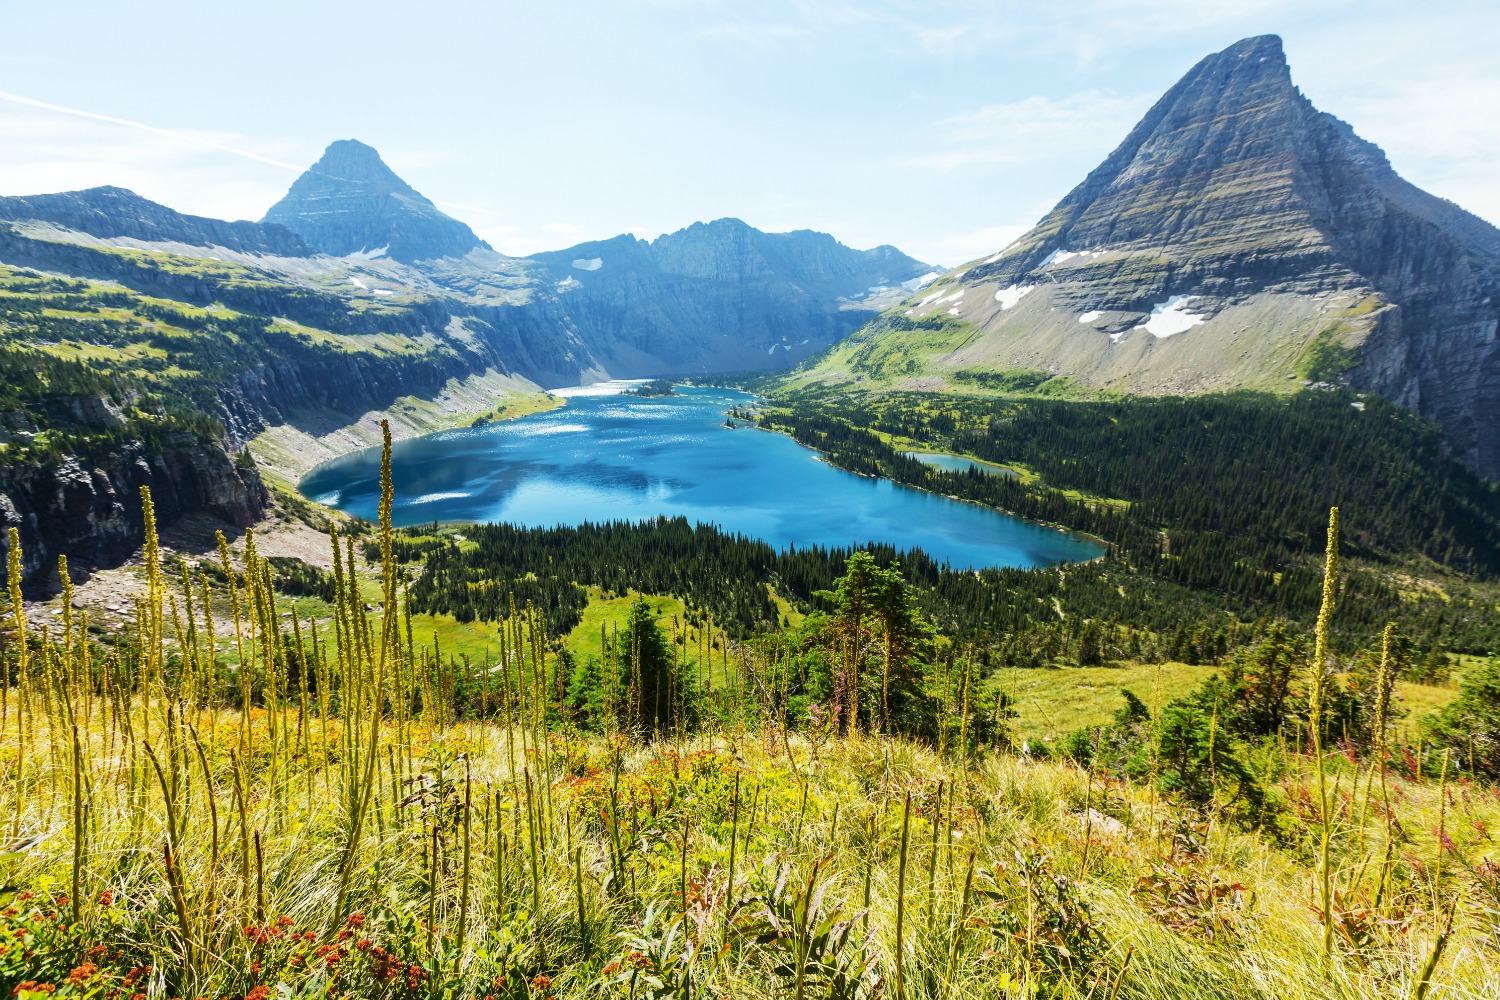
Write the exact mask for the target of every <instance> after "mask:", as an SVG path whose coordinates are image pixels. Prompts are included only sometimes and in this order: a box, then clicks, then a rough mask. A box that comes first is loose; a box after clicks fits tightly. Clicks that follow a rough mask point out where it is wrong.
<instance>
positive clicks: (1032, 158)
mask: <svg viewBox="0 0 1500 1000" xmlns="http://www.w3.org/2000/svg"><path fill="white" fill-rule="evenodd" d="M1149 104H1150V98H1149V97H1148V96H1146V95H1130V96H1122V95H1119V94H1114V93H1109V92H1106V91H1097V90H1090V91H1085V92H1083V93H1078V94H1073V95H1070V96H1068V97H1063V98H1055V99H1054V98H1050V97H1027V98H1024V99H1022V100H1019V101H1010V102H1007V103H1003V104H987V105H984V106H983V107H979V108H976V109H974V110H972V111H965V112H962V113H959V114H955V115H951V116H949V117H947V118H944V119H942V120H941V121H938V122H936V123H934V124H933V125H932V126H931V127H930V128H929V129H927V130H926V134H924V135H923V136H921V137H919V138H920V141H919V142H918V143H917V145H919V146H921V147H923V148H924V149H925V150H926V152H922V153H917V154H913V155H908V156H901V157H897V158H896V163H897V164H898V165H900V166H904V167H916V168H922V169H927V170H935V171H938V172H940V173H949V172H952V171H955V170H959V169H963V168H968V167H994V166H997V165H1004V164H1023V163H1044V162H1047V161H1053V160H1071V159H1073V158H1075V157H1077V156H1079V155H1080V154H1097V156H1099V157H1102V156H1103V155H1104V154H1105V153H1107V152H1108V151H1109V150H1110V149H1112V148H1113V147H1114V146H1115V144H1117V143H1118V142H1119V141H1120V140H1121V139H1122V138H1124V136H1125V133H1126V132H1127V131H1128V130H1129V129H1130V126H1131V124H1132V123H1133V122H1135V121H1136V119H1138V118H1139V117H1140V115H1141V112H1142V111H1144V110H1145V109H1146V108H1147V107H1148V106H1149Z"/></svg>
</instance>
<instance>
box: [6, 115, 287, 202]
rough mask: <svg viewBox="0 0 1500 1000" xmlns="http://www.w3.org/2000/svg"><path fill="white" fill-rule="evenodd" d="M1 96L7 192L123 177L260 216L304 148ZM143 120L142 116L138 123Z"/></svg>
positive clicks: (143, 187) (138, 185) (153, 191)
mask: <svg viewBox="0 0 1500 1000" xmlns="http://www.w3.org/2000/svg"><path fill="white" fill-rule="evenodd" d="M53 107H55V106H49V105H47V104H46V103H45V102H29V101H28V102H24V103H23V102H16V101H7V100H0V149H3V150H4V151H5V155H4V156H0V194H11V195H25V194H41V193H47V192H53V191H73V190H78V189H80V188H88V187H98V186H101V185H116V186H119V187H125V188H129V189H130V190H132V191H135V192H136V193H137V194H140V195H142V196H144V197H146V198H150V199H151V200H153V201H157V202H160V203H162V204H165V205H168V206H170V207H172V208H175V209H177V210H179V211H183V212H190V213H194V214H197V215H208V216H213V217H215V218H229V219H256V218H260V216H261V215H263V214H264V213H265V211H266V209H267V208H269V207H270V206H271V204H272V203H274V202H275V201H276V200H277V199H278V198H280V197H281V195H282V194H284V193H285V191H286V188H287V184H288V183H289V181H290V179H291V176H292V175H293V172H294V171H296V170H298V169H300V168H298V167H296V166H295V164H294V162H293V160H294V158H300V156H299V154H301V153H303V152H304V150H303V149H302V147H301V146H300V144H293V143H285V142H275V143H256V145H258V146H260V148H261V149H262V150H266V151H265V152H260V153H256V154H254V155H250V156H246V155H243V154H244V153H246V152H248V150H247V149H246V148H245V144H246V142H247V140H246V137H245V136H241V135H236V134H233V133H225V132H191V133H189V132H184V131H173V130H166V129H156V128H152V127H146V128H137V127H135V125H134V124H132V125H124V126H122V125H120V124H119V123H117V122H115V121H112V120H111V116H108V115H100V116H95V115H91V114H86V113H85V114H74V113H72V112H73V111H76V110H77V109H67V110H66V111H57V110H53ZM135 124H140V123H135Z"/></svg>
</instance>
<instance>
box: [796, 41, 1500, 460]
mask: <svg viewBox="0 0 1500 1000" xmlns="http://www.w3.org/2000/svg"><path fill="white" fill-rule="evenodd" d="M1497 322H1500V230H1497V229H1496V228H1495V227H1494V226H1491V225H1490V224H1489V223H1486V222H1484V221H1483V220H1481V219H1479V218H1477V217H1475V216H1473V215H1471V214H1469V213H1467V212H1465V211H1463V210H1462V209H1460V208H1458V207H1457V206H1455V205H1453V204H1451V203H1450V202H1447V201H1443V200H1442V199H1439V198H1436V197H1434V196H1432V195H1429V194H1427V193H1425V192H1423V191H1421V190H1419V189H1418V188H1416V187H1414V186H1412V185H1411V184H1409V183H1407V182H1406V181H1404V180H1402V179H1401V177H1399V176H1398V175H1397V174H1396V173H1395V171H1394V170H1393V169H1392V168H1391V166H1390V163H1389V162H1388V161H1387V159H1386V157H1385V155H1384V154H1383V153H1382V152H1381V151H1380V150H1379V149H1378V148H1377V147H1376V146H1374V145H1372V144H1371V143H1369V142H1366V141H1365V140H1363V139H1360V138H1359V137H1358V136H1357V135H1355V134H1354V131H1353V130H1352V128H1351V127H1350V126H1349V125H1347V124H1345V123H1344V122H1342V121H1340V120H1338V119H1337V118H1334V117H1333V116H1331V115H1328V114H1325V113H1323V112H1320V111H1318V110H1317V109H1316V108H1315V107H1313V105H1312V104H1311V102H1309V101H1308V100H1307V98H1305V97H1304V96H1303V95H1302V94H1301V93H1300V92H1299V91H1298V90H1297V88H1296V87H1295V86H1294V85H1293V83H1292V80H1291V73H1290V69H1289V67H1288V65H1287V61H1286V58H1285V55H1284V53H1283V51H1282V46H1281V41H1280V39H1279V38H1277V37H1275V36H1269V35H1268V36H1262V37H1257V38H1250V39H1246V40H1244V41H1241V42H1238V43H1236V44H1235V45H1232V46H1230V47H1229V48H1227V49H1225V50H1224V51H1223V52H1219V53H1217V54H1215V55H1211V56H1209V57H1207V58H1206V59H1204V60H1202V61H1201V62H1200V63H1198V65H1196V66H1194V67H1193V68H1192V69H1191V70H1190V71H1189V72H1188V73H1187V74H1186V75H1185V76H1184V77H1183V78H1182V80H1181V81H1179V82H1178V83H1177V84H1176V85H1175V86H1174V87H1172V88H1171V89H1170V90H1169V91H1168V92H1167V93H1166V94H1165V95H1164V96H1163V97H1162V98H1161V99H1160V100H1159V101H1158V102H1157V103H1156V105H1155V106H1154V107H1152V108H1151V110H1150V111H1149V112H1148V113H1147V114H1146V116H1145V117H1144V118H1143V119H1142V120H1141V122H1140V123H1139V124H1138V125H1137V126H1136V127H1135V128H1134V129H1133V130H1132V131H1131V132H1130V134H1129V135H1128V136H1127V137H1126V138H1125V141H1124V142H1122V143H1121V144H1120V145H1119V147H1118V148H1117V149H1116V150H1115V151H1114V152H1113V153H1111V154H1110V155H1109V157H1107V158H1106V159H1105V160H1104V162H1103V163H1101V164H1100V165H1099V166H1098V167H1097V168H1096V169H1095V170H1094V171H1093V172H1092V173H1090V174H1089V175H1088V177H1087V178H1085V180H1084V181H1083V182H1082V183H1081V184H1079V185H1078V186H1077V187H1076V188H1074V189H1073V191H1072V192H1070V193H1069V194H1068V195H1067V197H1065V198H1064V199H1063V200H1062V201H1061V202H1060V203H1059V204H1058V205H1057V207H1056V208H1054V209H1053V210H1052V211H1051V212H1050V213H1048V215H1047V216H1046V217H1045V218H1043V219H1042V220H1041V222H1039V223H1038V224H1037V225H1036V226H1035V227H1034V228H1033V229H1032V230H1031V231H1030V232H1028V233H1027V234H1026V235H1024V236H1023V237H1021V238H1020V239H1019V240H1017V241H1016V242H1015V243H1014V244H1012V245H1011V246H1009V247H1007V248H1005V249H1004V250H1002V251H1001V252H999V253H997V254H995V255H993V256H992V257H988V258H985V259H983V260H979V261H974V262H972V263H970V264H967V265H964V266H962V267H959V268H956V269H955V270H954V271H952V272H950V273H949V274H947V275H945V276H944V277H943V278H942V279H940V280H939V281H937V282H935V283H934V284H933V285H932V286H931V287H930V288H928V289H926V290H925V291H924V293H923V294H922V295H920V296H913V297H911V298H909V299H908V300H907V301H906V302H904V303H903V304H901V305H900V306H899V307H897V308H895V309H893V310H891V311H889V312H887V313H886V314H884V315H883V316H882V317H880V318H879V319H878V320H876V321H875V322H874V323H872V324H871V325H870V326H869V327H868V328H866V329H865V330H864V331H861V332H860V333H858V334H856V335H855V336H854V337H852V338H850V339H849V340H847V341H845V342H844V343H842V344H840V345H839V346H838V347H837V348H836V349H835V350H834V351H833V352H831V353H830V354H829V356H827V357H826V358H823V359H820V361H819V362H818V364H817V365H816V366H815V367H813V368H812V369H811V370H810V371H809V372H808V373H806V374H805V375H803V376H802V378H804V379H809V380H811V379H816V380H824V381H827V380H842V379H850V378H865V379H871V380H874V381H877V382H888V383H896V384H905V385H911V386H921V387H926V388H933V387H938V386H941V385H944V384H951V381H952V380H954V379H955V376H958V378H959V379H960V380H962V379H964V378H965V377H967V379H968V381H969V384H970V385H972V384H974V380H975V376H976V375H978V376H980V378H982V377H983V374H984V373H1002V372H1006V371H1013V370H1015V369H1029V370H1035V371H1038V372H1042V373H1046V374H1055V375H1062V376H1067V377H1070V378H1072V379H1074V380H1076V381H1078V382H1080V383H1082V384H1084V385H1086V386H1090V387H1093V388H1096V389H1110V390H1117V391H1124V392H1134V393H1147V394H1176V393H1198V392H1205V391H1213V390H1220V389H1231V388H1256V389H1269V390H1274V391H1286V390H1288V389H1294V388H1299V387H1301V386H1302V385H1304V384H1307V383H1317V382H1325V381H1326V382H1344V383H1347V384H1349V385H1352V386H1354V387H1356V388H1361V389H1368V390H1371V391H1374V392H1377V393H1379V394H1381V395H1383V396H1385V397H1387V398H1389V399H1391V400H1393V401H1395V402H1397V403H1400V404H1401V405H1403V406H1405V407H1407V408H1409V409H1411V410H1414V411H1415V412H1417V413H1419V414H1421V415H1422V416H1424V417H1426V418H1428V419H1430V420H1432V421H1433V422H1435V423H1437V424H1438V425H1439V426H1440V427H1442V428H1443V430H1444V432H1445V433H1446V435H1447V437H1448V440H1449V442H1450V443H1451V445H1452V447H1453V449H1454V451H1455V453H1456V454H1457V455H1459V456H1460V457H1462V458H1463V460H1464V461H1465V462H1467V463H1468V464H1469V465H1470V466H1471V467H1473V468H1475V469H1476V470H1478V471H1480V472H1481V473H1482V474H1484V475H1486V476H1489V477H1491V478H1495V477H1497V476H1500V340H1497V337H1496V330H1497Z"/></svg>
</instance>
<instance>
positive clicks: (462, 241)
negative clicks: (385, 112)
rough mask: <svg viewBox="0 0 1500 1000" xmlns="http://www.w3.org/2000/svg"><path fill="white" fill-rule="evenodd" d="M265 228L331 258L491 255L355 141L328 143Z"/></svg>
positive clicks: (470, 233)
mask: <svg viewBox="0 0 1500 1000" xmlns="http://www.w3.org/2000/svg"><path fill="white" fill-rule="evenodd" d="M265 221H266V222H276V223H280V224H281V225H283V226H286V227H287V228H288V229H290V230H292V231H293V232H295V233H297V234H298V235H299V236H301V237H302V238H303V239H304V240H306V241H307V242H308V244H310V245H311V246H314V247H316V248H317V249H319V250H322V251H323V252H324V253H328V254H333V255H334V256H336V257H342V256H346V255H348V254H355V253H366V254H378V253H383V254H385V255H386V256H389V257H391V258H392V259H394V260H400V261H406V262H410V261H414V260H429V259H432V258H435V257H462V256H464V255H465V254H467V253H468V252H469V251H471V250H474V249H476V248H478V247H484V248H485V249H488V248H489V245H488V244H487V243H485V242H484V241H483V240H481V239H480V238H479V237H477V236H475V235H474V231H473V230H471V229H470V228H469V227H468V226H466V225H464V224H463V223H462V222H459V221H458V220H457V219H454V218H451V217H449V216H447V215H445V214H443V212H442V211H440V210H439V209H438V207H437V206H436V205H434V204H433V203H432V201H431V200H430V199H428V198H426V197H424V196H423V195H422V194H421V193H420V192H418V191H417V190H416V189H415V188H413V187H412V186H411V185H410V184H408V183H406V181H404V180H402V179H401V178H400V177H399V176H397V175H396V172H395V171H393V170H392V169H391V168H390V167H388V166H386V163H385V161H384V160H382V159H381V158H380V154H379V153H378V152H376V150H375V149H374V147H372V146H367V145H365V144H364V143H362V142H359V141H357V140H355V139H340V140H338V141H337V142H334V143H331V144H330V145H329V147H328V148H327V149H326V150H324V152H323V155H322V157H321V158H319V160H318V162H317V163H314V164H313V165H312V166H311V167H309V168H308V169H307V172H306V173H304V174H303V175H302V176H301V177H299V178H297V180H296V181H295V182H294V183H293V184H292V187H291V190H289V191H288V192H287V193H286V197H284V198H282V199H281V200H280V201H279V202H277V203H276V204H275V205H273V206H271V210H270V211H269V212H267V213H266V217H265Z"/></svg>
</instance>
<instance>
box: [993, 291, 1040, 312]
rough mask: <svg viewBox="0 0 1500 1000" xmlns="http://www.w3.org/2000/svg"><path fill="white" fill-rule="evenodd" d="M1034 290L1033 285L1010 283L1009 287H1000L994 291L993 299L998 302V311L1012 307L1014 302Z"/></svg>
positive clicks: (1014, 304)
mask: <svg viewBox="0 0 1500 1000" xmlns="http://www.w3.org/2000/svg"><path fill="white" fill-rule="evenodd" d="M1035 290H1036V286H1035V285H1011V286H1010V287H1009V288H1002V289H1000V290H999V291H998V292H996V293H995V301H996V302H998V303H1000V311H1001V312H1004V311H1005V310H1007V309H1014V308H1015V306H1016V303H1018V302H1020V301H1021V300H1022V299H1024V298H1025V297H1026V296H1028V295H1030V294H1031V293H1032V292H1033V291H1035Z"/></svg>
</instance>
